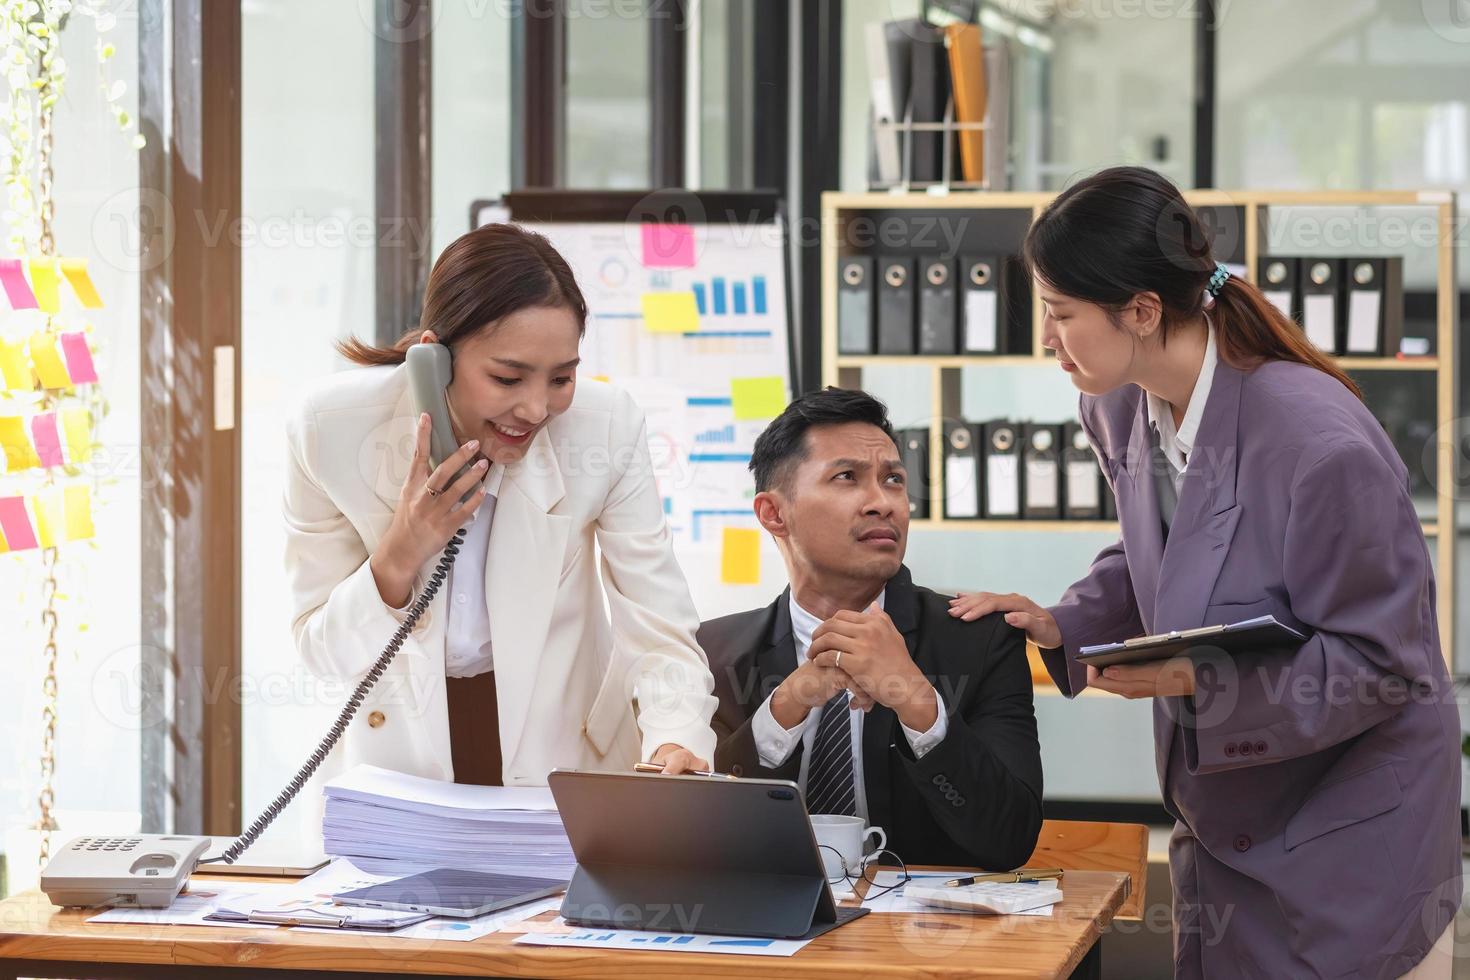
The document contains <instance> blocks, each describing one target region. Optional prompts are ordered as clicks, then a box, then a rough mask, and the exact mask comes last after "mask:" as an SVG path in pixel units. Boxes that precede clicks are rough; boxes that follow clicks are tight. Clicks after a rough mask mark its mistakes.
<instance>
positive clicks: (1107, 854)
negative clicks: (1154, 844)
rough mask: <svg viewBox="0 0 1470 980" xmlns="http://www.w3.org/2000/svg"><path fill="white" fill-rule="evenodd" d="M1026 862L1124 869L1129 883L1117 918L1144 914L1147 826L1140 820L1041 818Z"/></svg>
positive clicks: (1029, 863) (1090, 868) (1091, 868)
mask: <svg viewBox="0 0 1470 980" xmlns="http://www.w3.org/2000/svg"><path fill="white" fill-rule="evenodd" d="M1026 864H1027V865H1028V866H1029V867H1033V868H1067V869H1069V870H1070V869H1072V868H1079V869H1081V868H1085V869H1087V870H1089V871H1123V872H1126V873H1127V875H1128V877H1129V881H1130V887H1129V891H1128V893H1127V901H1125V902H1124V903H1123V907H1122V908H1120V909H1118V912H1117V918H1119V919H1141V918H1143V909H1144V905H1145V898H1146V897H1147V896H1146V895H1145V890H1146V884H1147V882H1148V828H1147V827H1145V826H1144V825H1143V824H1141V823H1091V822H1088V821H1085V820H1043V821H1042V822H1041V836H1040V837H1039V838H1038V839H1037V841H1036V850H1035V851H1033V852H1032V853H1031V858H1030V860H1028V861H1027V862H1026Z"/></svg>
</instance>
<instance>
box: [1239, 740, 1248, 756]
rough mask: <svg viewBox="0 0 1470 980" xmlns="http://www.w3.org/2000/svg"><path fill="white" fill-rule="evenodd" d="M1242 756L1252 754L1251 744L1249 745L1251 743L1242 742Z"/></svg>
mask: <svg viewBox="0 0 1470 980" xmlns="http://www.w3.org/2000/svg"><path fill="white" fill-rule="evenodd" d="M1240 754H1241V755H1250V754H1251V743H1249V742H1241V743H1240Z"/></svg>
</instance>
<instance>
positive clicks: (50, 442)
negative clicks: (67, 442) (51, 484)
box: [31, 412, 62, 466]
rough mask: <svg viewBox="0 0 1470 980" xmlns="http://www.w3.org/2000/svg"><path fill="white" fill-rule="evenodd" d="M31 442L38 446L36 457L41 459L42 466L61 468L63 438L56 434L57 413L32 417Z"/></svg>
mask: <svg viewBox="0 0 1470 980" xmlns="http://www.w3.org/2000/svg"><path fill="white" fill-rule="evenodd" d="M31 441H32V442H33V443H35V444H36V455H37V456H39V457H41V465H42V466H60V465H62V463H61V437H60V436H59V435H58V434H57V432H56V413H55V412H46V413H45V414H43V415H33V416H31Z"/></svg>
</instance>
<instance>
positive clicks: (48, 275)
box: [30, 259, 61, 313]
mask: <svg viewBox="0 0 1470 980" xmlns="http://www.w3.org/2000/svg"><path fill="white" fill-rule="evenodd" d="M30 266H31V291H32V292H33V293H35V294H36V305H37V306H39V307H40V308H41V309H42V310H44V311H46V312H47V313H60V312H61V288H60V286H59V285H58V280H57V278H56V260H55V259H31V262H30Z"/></svg>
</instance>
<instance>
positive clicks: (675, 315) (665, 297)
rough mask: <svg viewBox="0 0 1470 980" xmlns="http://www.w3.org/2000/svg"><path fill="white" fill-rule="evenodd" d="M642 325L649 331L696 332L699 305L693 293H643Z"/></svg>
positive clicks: (697, 328) (697, 329)
mask: <svg viewBox="0 0 1470 980" xmlns="http://www.w3.org/2000/svg"><path fill="white" fill-rule="evenodd" d="M642 305H643V326H644V327H646V328H647V329H648V331H649V332H650V333H697V332H698V331H699V307H697V306H695V305H694V294H693V293H644V294H643V300H642Z"/></svg>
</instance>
